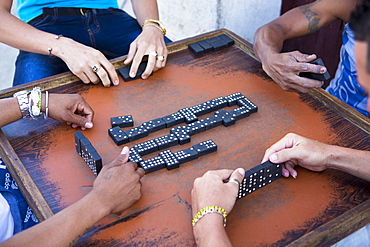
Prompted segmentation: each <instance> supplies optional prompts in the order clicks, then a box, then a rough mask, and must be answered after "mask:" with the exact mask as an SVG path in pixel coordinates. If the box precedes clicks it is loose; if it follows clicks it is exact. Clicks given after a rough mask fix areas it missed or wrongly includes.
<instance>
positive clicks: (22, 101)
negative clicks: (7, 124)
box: [13, 90, 31, 118]
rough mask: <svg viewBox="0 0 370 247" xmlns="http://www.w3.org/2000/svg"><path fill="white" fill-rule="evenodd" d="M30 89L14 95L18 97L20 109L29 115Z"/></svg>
mask: <svg viewBox="0 0 370 247" xmlns="http://www.w3.org/2000/svg"><path fill="white" fill-rule="evenodd" d="M30 93H31V91H30V90H22V91H19V92H16V93H15V94H13V97H15V98H17V99H18V104H19V109H20V110H21V113H22V116H23V117H24V118H25V117H29V116H30V110H29V98H28V96H29V95H30Z"/></svg>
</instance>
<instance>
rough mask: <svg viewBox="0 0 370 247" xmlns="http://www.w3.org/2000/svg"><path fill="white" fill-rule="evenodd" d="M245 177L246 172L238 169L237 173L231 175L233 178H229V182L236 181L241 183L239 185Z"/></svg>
mask: <svg viewBox="0 0 370 247" xmlns="http://www.w3.org/2000/svg"><path fill="white" fill-rule="evenodd" d="M244 175H245V170H244V169H243V168H238V169H236V170H235V171H233V173H231V176H230V178H229V182H230V181H233V180H234V181H235V180H237V181H238V182H239V184H241V183H242V181H243V179H244ZM238 189H239V188H238Z"/></svg>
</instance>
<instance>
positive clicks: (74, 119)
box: [66, 111, 93, 128]
mask: <svg viewBox="0 0 370 247" xmlns="http://www.w3.org/2000/svg"><path fill="white" fill-rule="evenodd" d="M67 118H68V119H66V121H68V122H71V123H72V128H76V127H78V126H80V127H83V128H92V127H93V123H92V122H90V121H89V120H87V119H86V118H85V117H83V116H80V115H77V114H75V113H73V112H70V111H68V116H67Z"/></svg>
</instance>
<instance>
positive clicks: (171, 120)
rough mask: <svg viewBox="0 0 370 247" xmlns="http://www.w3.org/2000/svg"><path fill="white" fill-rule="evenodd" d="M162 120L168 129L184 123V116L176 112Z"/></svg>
mask: <svg viewBox="0 0 370 247" xmlns="http://www.w3.org/2000/svg"><path fill="white" fill-rule="evenodd" d="M162 120H163V121H164V122H165V123H166V128H169V127H172V126H174V125H177V124H180V123H183V122H184V121H185V116H184V115H182V114H181V113H179V112H176V113H173V114H171V115H168V116H165V117H162Z"/></svg>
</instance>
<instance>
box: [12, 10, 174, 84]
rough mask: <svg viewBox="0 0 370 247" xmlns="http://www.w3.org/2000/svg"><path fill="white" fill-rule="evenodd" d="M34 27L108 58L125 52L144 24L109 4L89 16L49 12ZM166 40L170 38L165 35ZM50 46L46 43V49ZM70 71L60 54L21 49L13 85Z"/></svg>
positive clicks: (35, 22) (88, 14) (88, 13)
mask: <svg viewBox="0 0 370 247" xmlns="http://www.w3.org/2000/svg"><path fill="white" fill-rule="evenodd" d="M29 24H31V25H32V26H34V27H35V28H37V29H39V30H42V31H45V32H49V33H53V34H56V35H60V34H62V35H63V36H65V37H68V38H71V39H73V40H75V41H77V42H79V43H81V44H84V45H87V46H90V47H93V48H95V49H97V50H99V51H101V52H102V53H103V54H104V55H105V56H106V57H107V59H112V58H115V57H119V56H123V55H126V54H127V53H128V51H129V47H130V44H131V43H132V42H133V41H134V40H135V39H136V37H137V36H138V35H139V34H140V33H141V26H140V25H139V24H138V23H137V21H136V19H134V18H132V17H131V16H130V15H128V14H127V13H126V12H124V11H123V10H121V9H114V8H109V9H106V10H102V11H99V12H97V13H93V12H92V11H88V12H87V15H86V16H82V15H81V16H64V17H60V16H46V17H45V18H44V19H42V20H37V21H31V22H30V23H29ZM165 42H166V43H168V42H170V40H169V39H167V38H166V37H165ZM47 48H48V47H45V50H47ZM66 71H69V69H68V67H67V65H66V64H65V63H64V62H63V60H61V59H60V58H58V57H49V56H47V55H41V54H36V53H30V52H25V51H20V52H19V55H18V57H17V61H16V70H15V74H14V80H13V86H16V85H20V84H23V83H27V82H30V81H35V80H39V79H42V78H45V77H48V76H52V75H56V74H59V73H63V72H66Z"/></svg>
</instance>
